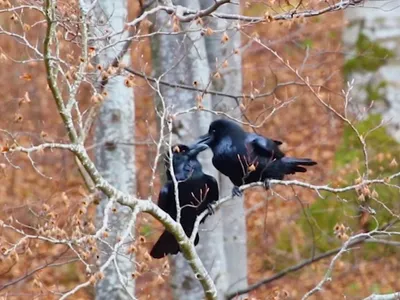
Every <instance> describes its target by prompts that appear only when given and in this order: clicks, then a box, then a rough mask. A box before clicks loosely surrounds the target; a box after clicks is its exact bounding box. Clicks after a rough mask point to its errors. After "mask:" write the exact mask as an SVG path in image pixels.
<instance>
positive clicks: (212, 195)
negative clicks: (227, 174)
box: [206, 175, 219, 203]
mask: <svg viewBox="0 0 400 300" xmlns="http://www.w3.org/2000/svg"><path fill="white" fill-rule="evenodd" d="M206 176H207V180H206V184H207V187H208V188H209V190H208V194H207V199H206V200H207V203H213V202H215V201H217V200H218V199H219V190H218V182H217V180H216V179H215V178H214V177H212V176H210V175H206Z"/></svg>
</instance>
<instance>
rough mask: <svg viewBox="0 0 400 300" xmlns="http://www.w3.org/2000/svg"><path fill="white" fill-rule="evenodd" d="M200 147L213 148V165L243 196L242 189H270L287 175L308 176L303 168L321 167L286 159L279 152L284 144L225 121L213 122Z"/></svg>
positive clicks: (303, 161)
mask: <svg viewBox="0 0 400 300" xmlns="http://www.w3.org/2000/svg"><path fill="white" fill-rule="evenodd" d="M197 144H198V145H201V144H206V145H208V146H209V147H210V148H211V150H212V152H213V154H214V156H213V159H212V162H213V165H214V167H215V168H216V169H217V170H218V171H220V172H221V173H222V174H224V175H226V176H228V177H229V178H230V180H231V181H232V183H233V184H234V188H233V190H232V193H233V194H234V195H240V194H241V192H240V190H239V186H241V185H243V184H247V183H251V182H257V181H264V182H265V186H266V188H268V187H269V186H268V180H269V179H279V180H282V179H283V177H284V176H285V175H287V174H294V173H296V172H303V173H304V172H306V171H307V169H306V168H304V167H302V166H313V165H316V164H317V163H316V162H315V161H313V160H311V159H309V158H294V157H285V154H284V153H283V152H282V151H281V150H280V149H279V145H281V144H282V142H280V141H277V140H271V139H268V138H265V137H263V136H260V135H258V134H255V133H248V132H246V131H244V130H243V129H242V128H241V127H240V126H239V125H238V124H237V123H235V122H233V121H230V120H225V119H219V120H215V121H213V122H212V123H211V124H210V127H209V130H208V134H205V135H203V136H201V137H200V138H199V140H198V141H197Z"/></svg>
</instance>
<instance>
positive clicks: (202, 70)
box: [152, 0, 227, 300]
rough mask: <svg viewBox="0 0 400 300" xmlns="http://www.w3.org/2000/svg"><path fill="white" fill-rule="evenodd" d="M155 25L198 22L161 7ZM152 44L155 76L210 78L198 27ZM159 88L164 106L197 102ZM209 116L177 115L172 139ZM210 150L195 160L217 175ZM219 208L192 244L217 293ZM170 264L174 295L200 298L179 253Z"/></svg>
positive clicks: (188, 80)
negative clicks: (179, 19)
mask: <svg viewBox="0 0 400 300" xmlns="http://www.w3.org/2000/svg"><path fill="white" fill-rule="evenodd" d="M175 4H177V5H182V6H185V7H190V8H192V9H198V8H199V2H198V0H195V1H194V0H185V1H183V0H182V1H176V2H175ZM154 22H155V26H154V31H159V30H161V31H163V32H165V31H172V30H173V27H174V26H175V27H176V26H180V28H181V29H182V30H189V29H194V28H197V26H198V25H196V24H195V22H193V23H192V24H175V25H174V24H173V22H172V19H171V17H170V16H168V15H167V14H165V13H164V12H160V13H158V14H157V16H156V19H155V20H154ZM152 48H153V59H154V60H153V62H154V63H153V67H154V70H155V73H156V74H155V75H156V77H158V76H160V75H161V74H163V73H164V72H167V73H166V75H165V76H164V77H163V79H164V80H166V81H168V82H171V83H185V84H189V85H191V84H194V85H196V86H197V87H199V88H204V87H206V86H207V84H208V82H209V78H210V69H209V66H208V62H207V53H206V49H205V42H204V38H203V37H202V36H201V34H200V32H199V31H197V32H187V34H185V35H174V36H169V35H156V36H155V37H154V38H153V41H152ZM161 92H162V96H163V99H164V101H165V104H166V106H167V107H173V111H184V110H185V109H188V108H190V107H193V106H195V105H196V96H197V95H198V94H200V93H194V92H192V91H186V90H176V89H174V88H169V87H165V86H162V87H161ZM210 104H211V98H210V97H209V96H208V95H204V98H203V100H202V105H203V106H204V107H206V108H210V107H211V106H210ZM211 121H212V116H211V114H208V113H205V112H196V113H190V114H185V115H181V116H180V117H179V118H178V119H177V120H175V131H176V132H177V135H176V136H175V137H174V142H178V141H180V142H183V143H191V142H193V141H194V140H195V139H197V138H198V136H199V135H201V134H204V133H206V132H207V131H208V126H209V124H210V122H211ZM211 156H212V154H211V151H208V150H207V151H205V152H203V153H201V154H200V155H199V160H200V162H201V163H202V165H203V170H204V172H205V173H207V174H210V175H212V176H214V177H215V178H216V179H218V173H217V171H216V170H215V168H214V167H213V166H212V162H211ZM221 219H222V218H221V214H220V211H219V210H218V211H217V212H216V214H215V215H214V216H212V217H209V218H208V219H207V222H206V223H205V224H204V226H203V225H202V226H201V227H200V242H199V244H198V245H197V246H196V250H197V252H198V253H199V256H200V258H201V259H202V261H203V263H204V265H205V267H206V268H207V270H208V271H209V274H210V276H211V278H213V280H214V282H215V284H216V286H217V290H218V294H219V298H220V299H223V295H224V293H225V291H226V289H227V281H226V263H225V256H224V248H223V235H222V233H223V228H222V222H221ZM170 261H171V264H172V270H173V273H172V279H171V281H172V288H173V293H174V299H179V300H185V299H188V300H189V299H190V300H192V299H203V298H204V293H203V290H202V288H201V286H200V284H199V282H198V280H197V279H196V278H195V277H194V274H193V272H192V270H191V269H190V268H189V266H188V264H187V262H186V261H185V259H184V258H183V256H182V255H181V254H178V255H177V256H173V257H172V258H171V260H170Z"/></svg>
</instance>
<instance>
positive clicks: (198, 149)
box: [187, 143, 208, 157]
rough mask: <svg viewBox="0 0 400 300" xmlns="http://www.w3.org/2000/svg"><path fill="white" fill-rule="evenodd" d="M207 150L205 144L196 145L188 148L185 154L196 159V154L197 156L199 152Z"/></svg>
mask: <svg viewBox="0 0 400 300" xmlns="http://www.w3.org/2000/svg"><path fill="white" fill-rule="evenodd" d="M207 148H208V146H207V145H206V144H200V143H196V144H194V145H192V146H190V150H189V152H188V153H187V155H188V156H190V157H196V156H197V154H199V153H200V152H203V151H204V150H206V149H207Z"/></svg>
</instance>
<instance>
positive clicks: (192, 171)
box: [150, 144, 219, 258]
mask: <svg viewBox="0 0 400 300" xmlns="http://www.w3.org/2000/svg"><path fill="white" fill-rule="evenodd" d="M206 148H207V146H205V145H202V144H199V145H193V146H190V147H188V146H186V145H182V144H179V145H176V146H174V147H172V152H173V156H172V157H173V169H174V170H173V171H174V174H175V178H176V181H177V182H178V196H179V203H180V207H181V218H180V223H181V225H182V227H183V229H184V231H185V233H186V235H187V236H188V237H190V236H191V234H192V232H193V228H194V224H195V221H196V218H197V216H198V215H200V214H201V213H202V212H203V211H205V210H207V209H208V210H209V214H211V213H212V209H211V206H210V204H212V203H213V202H215V201H216V200H218V197H219V191H218V183H217V181H216V180H215V178H214V177H212V176H210V175H207V174H204V173H203V170H202V166H201V164H200V162H199V161H198V160H197V154H198V153H199V152H201V151H203V150H205V149H206ZM166 169H167V170H166V174H167V182H166V183H165V185H164V186H163V188H162V189H161V191H160V194H159V197H158V206H159V207H160V208H161V209H163V210H164V211H165V212H167V213H168V214H169V215H170V216H171V217H172V218H173V219H174V220H176V217H177V213H176V200H175V186H174V182H173V179H172V174H171V172H170V162H169V159H168V155H167V160H166ZM209 214H207V215H206V216H205V217H204V218H203V219H202V220H201V222H204V221H205V219H206V217H207V216H208V215H209ZM198 242H199V235H198V234H197V235H196V238H195V242H194V244H195V245H197V244H198ZM179 250H180V249H179V245H178V243H177V241H176V239H175V238H174V236H173V235H172V234H171V233H170V232H169V231H167V230H165V231H164V232H163V233H162V235H161V236H160V238H159V239H158V241H157V242H156V243H155V245H154V246H153V248H152V250H151V251H150V255H151V256H152V257H154V258H162V257H164V256H165V255H167V254H177V253H178V252H179Z"/></svg>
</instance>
